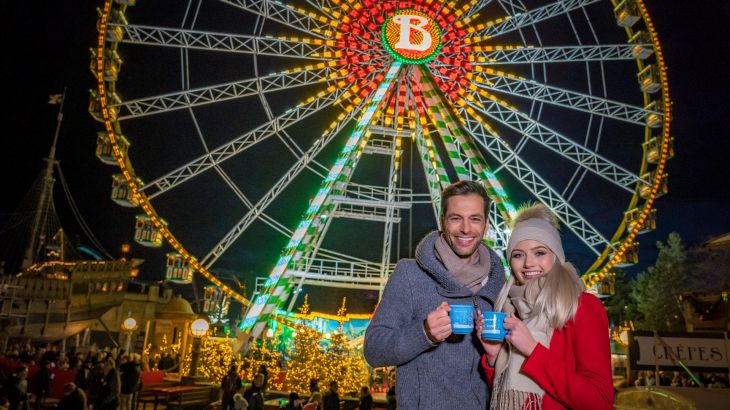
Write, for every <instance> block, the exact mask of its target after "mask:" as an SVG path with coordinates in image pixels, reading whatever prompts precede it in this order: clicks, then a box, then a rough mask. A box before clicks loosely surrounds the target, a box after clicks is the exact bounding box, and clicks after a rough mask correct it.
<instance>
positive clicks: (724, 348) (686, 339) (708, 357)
mask: <svg viewBox="0 0 730 410" xmlns="http://www.w3.org/2000/svg"><path fill="white" fill-rule="evenodd" d="M629 340H630V341H631V342H630V344H629V360H630V361H631V367H632V368H633V369H636V370H649V369H655V368H656V367H657V366H658V367H659V368H660V369H666V370H670V369H674V370H676V369H681V366H680V364H679V362H680V361H681V362H682V363H683V364H684V365H685V366H687V367H689V368H691V369H697V370H716V369H718V368H725V369H727V368H728V367H730V362H729V361H728V350H730V344H729V343H728V339H727V334H726V333H664V332H658V333H656V334H655V333H654V332H642V331H636V332H630V333H629Z"/></svg>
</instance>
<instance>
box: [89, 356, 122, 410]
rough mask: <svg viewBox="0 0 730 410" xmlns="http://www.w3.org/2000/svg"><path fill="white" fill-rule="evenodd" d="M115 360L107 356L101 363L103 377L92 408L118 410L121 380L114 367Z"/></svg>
mask: <svg viewBox="0 0 730 410" xmlns="http://www.w3.org/2000/svg"><path fill="white" fill-rule="evenodd" d="M116 364H117V363H116V361H115V360H114V359H113V358H111V357H109V358H107V359H106V361H105V362H104V363H103V368H102V369H103V375H104V376H103V379H102V385H101V388H100V389H99V395H98V396H97V397H96V400H95V403H96V404H95V405H94V410H118V409H119V403H120V401H119V395H120V393H121V382H120V380H119V371H118V370H117V369H116V367H115V366H116Z"/></svg>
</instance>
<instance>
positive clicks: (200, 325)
mask: <svg viewBox="0 0 730 410" xmlns="http://www.w3.org/2000/svg"><path fill="white" fill-rule="evenodd" d="M208 328H210V324H208V321H207V320H205V319H202V318H201V319H195V320H194V321H193V323H191V324H190V331H191V332H192V333H193V336H195V337H203V336H205V334H206V333H208Z"/></svg>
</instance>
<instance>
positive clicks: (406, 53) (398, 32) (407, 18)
mask: <svg viewBox="0 0 730 410" xmlns="http://www.w3.org/2000/svg"><path fill="white" fill-rule="evenodd" d="M382 39H383V45H384V46H385V49H386V50H388V52H389V53H390V54H391V55H392V56H393V57H395V58H396V60H399V61H401V62H404V63H411V64H421V63H425V62H427V61H429V60H431V59H432V58H433V57H435V56H436V54H437V53H438V51H439V50H440V49H441V30H440V29H439V26H438V24H437V23H436V21H434V20H433V19H432V18H430V17H429V16H428V15H427V14H425V13H422V12H420V11H417V10H413V9H403V10H398V11H396V12H395V13H394V14H393V15H392V16H390V17H389V18H388V19H387V20H386V21H385V24H383V29H382Z"/></svg>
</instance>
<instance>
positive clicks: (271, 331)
mask: <svg viewBox="0 0 730 410" xmlns="http://www.w3.org/2000/svg"><path fill="white" fill-rule="evenodd" d="M273 336H274V329H269V330H267V331H266V337H273Z"/></svg>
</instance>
